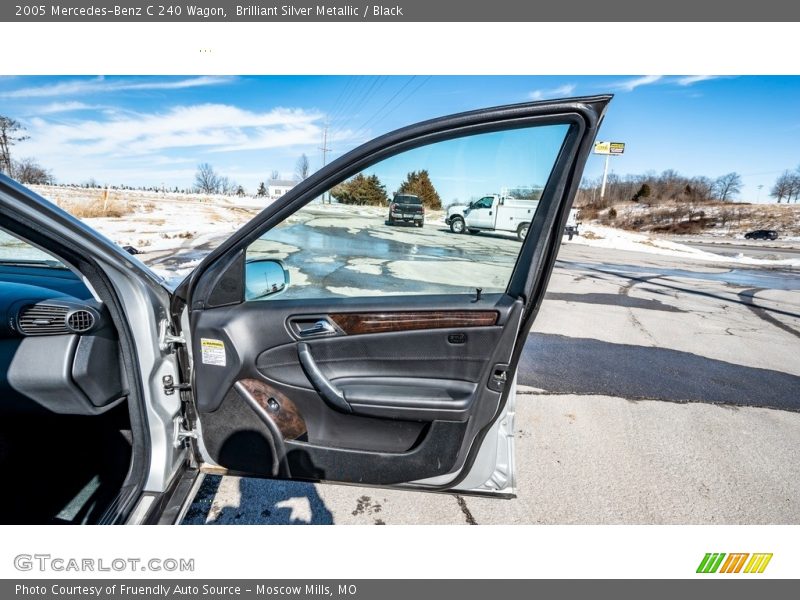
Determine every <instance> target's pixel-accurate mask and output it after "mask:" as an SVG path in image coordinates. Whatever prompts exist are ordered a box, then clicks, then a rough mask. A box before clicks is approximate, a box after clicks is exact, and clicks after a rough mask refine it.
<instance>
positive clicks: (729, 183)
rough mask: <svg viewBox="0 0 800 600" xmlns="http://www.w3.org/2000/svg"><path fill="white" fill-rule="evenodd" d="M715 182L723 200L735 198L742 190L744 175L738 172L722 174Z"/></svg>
mask: <svg viewBox="0 0 800 600" xmlns="http://www.w3.org/2000/svg"><path fill="white" fill-rule="evenodd" d="M714 183H715V188H716V192H717V196H718V197H719V199H720V200H722V201H723V202H727V201H728V200H733V197H734V196H736V195H737V194H739V193H740V192H741V191H742V177H741V175H739V174H738V173H736V172H733V173H727V174H726V175H721V176H719V177H717V180H716V181H715V182H714Z"/></svg>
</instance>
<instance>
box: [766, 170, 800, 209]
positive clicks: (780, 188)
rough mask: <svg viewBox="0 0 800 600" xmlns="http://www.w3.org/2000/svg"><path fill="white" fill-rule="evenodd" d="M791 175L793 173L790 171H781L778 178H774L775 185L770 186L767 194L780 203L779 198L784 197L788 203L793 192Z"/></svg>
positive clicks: (792, 175)
mask: <svg viewBox="0 0 800 600" xmlns="http://www.w3.org/2000/svg"><path fill="white" fill-rule="evenodd" d="M793 177H794V174H793V173H791V172H790V171H784V172H783V173H781V175H780V176H779V177H778V179H776V180H775V185H773V186H772V189H771V190H770V192H769V195H770V196H772V197H773V198H775V199H777V200H778V204H780V203H781V200H783V199H784V198H786V203H787V204H788V203H789V200H790V199H791V197H792V192H793V189H792V187H793V186H792V183H793V181H792V179H793Z"/></svg>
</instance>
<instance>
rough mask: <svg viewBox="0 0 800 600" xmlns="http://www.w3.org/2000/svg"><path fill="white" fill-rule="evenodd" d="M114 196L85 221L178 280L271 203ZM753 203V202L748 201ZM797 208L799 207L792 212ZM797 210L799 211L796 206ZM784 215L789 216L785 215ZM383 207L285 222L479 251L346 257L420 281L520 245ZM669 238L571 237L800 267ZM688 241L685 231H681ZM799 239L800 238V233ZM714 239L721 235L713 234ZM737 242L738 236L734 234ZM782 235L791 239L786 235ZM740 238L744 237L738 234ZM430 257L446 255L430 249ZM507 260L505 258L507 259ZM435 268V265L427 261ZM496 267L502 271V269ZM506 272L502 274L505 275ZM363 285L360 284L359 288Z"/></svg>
mask: <svg viewBox="0 0 800 600" xmlns="http://www.w3.org/2000/svg"><path fill="white" fill-rule="evenodd" d="M34 187H35V188H36V189H35V191H37V192H39V193H40V194H42V195H43V196H45V197H47V198H49V199H51V200H53V201H54V202H56V203H57V204H59V205H60V206H62V207H64V208H65V209H67V210H70V208H71V207H74V206H76V205H79V204H80V203H91V202H94V203H97V202H98V201H100V200H101V199H102V198H103V196H102V194H103V190H98V189H84V188H73V187H66V186H34ZM110 201H111V202H112V203H115V206H118V207H120V208H121V209H122V212H123V213H124V214H122V215H121V216H103V217H96V216H92V217H87V218H84V219H83V220H84V221H85V222H86V223H87V224H88V225H90V226H91V227H93V228H95V229H97V230H98V231H100V232H101V233H103V234H104V235H106V236H107V237H109V238H110V239H112V240H113V241H114V242H116V243H117V244H119V245H121V246H133V247H134V248H136V249H137V250H139V251H140V252H141V254H139V255H138V258H139V259H140V260H142V262H144V263H145V264H147V265H149V266H150V267H151V268H152V269H153V270H154V271H156V272H157V273H158V274H159V275H161V276H162V277H164V278H165V279H167V280H168V281H169V282H170V283H172V284H176V283H178V282H179V281H180V280H181V279H182V278H183V277H185V276H186V275H188V273H190V272H191V270H192V269H193V268H194V267H195V266H196V265H197V264H198V263H199V262H200V260H202V258H203V257H204V256H205V255H206V254H208V253H209V252H210V251H211V250H212V249H213V248H214V247H216V246H217V245H219V244H220V243H221V242H222V241H223V240H224V239H226V238H227V237H228V236H230V235H231V234H232V233H233V232H235V231H236V230H237V229H239V228H240V227H241V226H242V225H244V224H245V223H246V222H248V221H249V220H251V219H252V218H253V217H255V215H256V214H258V212H260V211H261V210H263V208H264V207H265V206H266V205H267V204H268V203H269V200H265V199H261V198H231V197H228V196H213V197H209V196H203V195H199V194H175V193H163V192H145V191H137V190H133V191H129V190H115V191H111V193H110ZM749 208H752V207H749ZM788 210H789V209H788V207H781V209H780V212H781V214H782V215H783V213H787V212H788ZM793 214H794V211H793ZM798 214H800V211H798ZM784 216H785V215H784ZM385 217H386V207H382V206H347V205H341V204H332V205H321V204H313V205H309V206H308V207H306V209H304V210H303V211H301V212H300V213H296V214H295V215H293V216H292V217H290V218H289V219H288V221H287V225H291V224H297V223H302V224H304V225H307V226H310V227H315V228H320V230H325V229H327V228H331V227H335V228H344V229H346V230H348V231H349V232H350V233H351V234H354V235H355V234H358V233H359V232H360V231H368V232H369V235H370V237H373V238H375V239H379V240H380V239H383V240H387V241H390V242H401V243H405V244H412V245H413V246H414V247H415V248H419V249H422V248H431V249H435V248H444V247H447V248H453V249H461V250H463V251H465V252H466V253H467V255H470V254H473V253H476V248H478V249H479V250H480V252H477V254H478V255H480V256H482V257H483V258H482V259H481V260H476V261H470V260H466V261H462V262H463V263H464V264H461V263H460V262H459V261H453V262H451V265H450V267H449V269H448V280H447V282H440V281H439V277H440V276H439V275H437V276H435V277H434V275H433V273H434V272H436V273H438V272H440V271H441V269H438V268H437V267H435V265H434V264H431V265H425V264H424V263H422V262H419V261H417V262H415V263H414V262H410V261H409V262H406V261H391V262H389V263H388V264H387V261H384V260H381V259H380V257H374V258H370V257H365V256H360V255H353V256H351V257H347V260H346V269H347V270H350V271H353V272H357V273H362V274H368V275H378V274H379V273H380V272H381V270H382V268H383V267H387V268H388V269H389V272H390V273H392V274H394V275H395V276H397V277H400V278H406V277H411V278H413V279H417V280H420V281H428V280H430V279H436V280H437V282H439V283H448V284H453V283H455V282H457V281H460V280H461V279H462V278H463V277H465V276H466V274H467V273H471V274H473V275H474V269H475V268H477V265H476V263H479V264H480V263H482V264H480V266H481V267H484V268H483V269H482V270H481V273H480V274H481V276H482V277H483V278H484V279H486V280H489V279H492V278H493V277H495V276H500V275H502V276H503V277H505V275H506V273H505V270H507V269H508V268H510V266H512V265H513V259H514V257H515V256H516V254H517V252H518V244H519V242H517V240H516V239H515V236H514V235H513V234H508V235H507V236H506V235H504V234H502V233H499V232H498V233H490V234H481V235H478V236H469V235H461V236H458V235H454V234H452V233H450V232H449V230H448V229H447V226H446V225H445V224H444V219H443V217H444V214H443V212H442V211H428V212H427V213H426V226H425V228H424V229H417V228H406V227H389V226H386V225H385V223H384V221H385ZM703 239H708V238H707V237H706V236H705V234H704V235H701V236H687V238H686V241H687V242H689V241H697V240H703ZM674 240H675V237H674V236H672V239H671V240H668V239H665V236H661V235H659V234H648V233H635V232H631V231H625V230H621V229H615V228H612V227H606V226H602V225H598V224H593V223H584V225H583V226H582V227H581V235H579V236H577V237H575V238H573V240H571V241H567V239H566V237H565V238H564V243H567V244H582V245H585V246H594V247H602V248H611V249H618V250H627V251H632V252H642V253H647V254H658V255H664V256H670V257H679V258H680V257H682V258H687V259H692V260H695V261H706V262H713V263H728V264H731V263H733V264H741V265H752V266H775V267H800V260H798V259H775V260H770V259H766V258H751V257H746V256H742V255H738V256H722V255H720V254H715V253H712V252H708V251H704V250H700V249H697V248H693V247H691V246H688V245H687V244H684V243H680V242H679V241H674ZM681 240H683V238H681ZM798 240H800V237H798ZM715 241H716V242H721V241H724V240H723V239H721V238H718V237H717V238H715ZM730 241H731V242H734V238H733V237H731V238H730ZM780 241H781V242H787V241H789V240H787V239H786V238H782V239H781V240H780ZM735 243H739V244H741V243H742V242H741V241H740V240H735ZM298 250H299V248H297V247H294V246H291V245H289V244H281V243H279V242H276V241H270V242H269V243H268V244H264V246H263V247H262V246H261V245H259V244H256V245H254V246H253V247H251V249H250V251H251V252H252V253H253V254H259V253H263V254H264V256H272V257H274V258H281V259H286V258H287V257H288V256H289V255H291V254H293V253H295V252H297V251H298ZM431 259H432V263H435V262H438V261H439V260H441V258H439V257H438V256H436V255H433V256H431ZM332 260H333V259H332V258H331V257H330V256H325V255H320V256H319V257H317V258H316V259H314V262H318V263H324V262H330V261H332ZM506 262H508V265H506ZM426 266H427V267H430V268H426ZM295 270H297V272H296V273H293V279H292V280H293V283H294V284H295V285H303V284H307V283H308V276H307V275H306V274H305V273H302V272H301V271H300V270H299V269H295ZM498 271H503V272H502V273H499V272H498ZM503 277H500V278H501V279H502V278H503ZM362 291H363V290H362Z"/></svg>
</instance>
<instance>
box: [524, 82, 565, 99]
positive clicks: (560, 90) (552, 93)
mask: <svg viewBox="0 0 800 600" xmlns="http://www.w3.org/2000/svg"><path fill="white" fill-rule="evenodd" d="M575 87H576V86H575V84H574V83H567V84H565V85H561V86H559V87H556V88H552V89H549V90H533V91H532V92H530V93H529V94H528V97H529V98H530V99H531V100H542V99H544V98H559V97H562V96H570V95H572V93H573V92H574V91H575Z"/></svg>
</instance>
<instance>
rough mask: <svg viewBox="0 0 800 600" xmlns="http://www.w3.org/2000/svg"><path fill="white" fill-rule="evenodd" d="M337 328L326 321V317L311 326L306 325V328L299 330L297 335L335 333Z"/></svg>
mask: <svg viewBox="0 0 800 600" xmlns="http://www.w3.org/2000/svg"><path fill="white" fill-rule="evenodd" d="M335 331H336V330H335V329H334V328H333V325H331V324H330V323H328V322H327V321H325V320H324V319H320V320H319V321H317V322H316V323H314V324H313V325H312V326H311V327H306V328H305V329H300V330H298V331H297V335H298V336H300V337H308V336H310V335H320V334H322V333H334V332H335Z"/></svg>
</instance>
